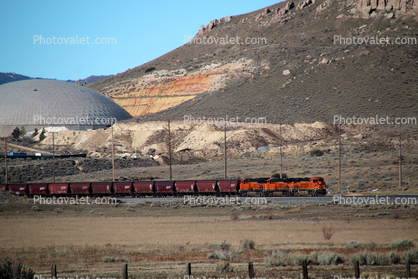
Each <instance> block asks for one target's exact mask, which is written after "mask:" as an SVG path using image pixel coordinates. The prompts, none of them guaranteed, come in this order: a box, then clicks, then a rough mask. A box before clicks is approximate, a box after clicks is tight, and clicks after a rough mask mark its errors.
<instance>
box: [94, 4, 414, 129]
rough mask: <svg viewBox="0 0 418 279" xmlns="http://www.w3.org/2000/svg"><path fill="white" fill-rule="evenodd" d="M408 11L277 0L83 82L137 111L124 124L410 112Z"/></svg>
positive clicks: (411, 9)
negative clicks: (147, 59) (98, 78)
mask: <svg viewBox="0 0 418 279" xmlns="http://www.w3.org/2000/svg"><path fill="white" fill-rule="evenodd" d="M417 15H418V1H417V0H415V1H414V0H412V1H411V0H409V1H407V0H388V1H382V0H379V1H378V0H372V1H370V0H360V1H359V0H347V1H343V0H338V1H331V0H314V1H312V0H303V1H286V2H280V3H278V4H275V5H273V6H270V7H266V8H263V9H261V10H258V11H254V12H251V13H248V14H243V15H238V16H231V17H226V18H221V19H216V20H213V21H211V22H210V23H209V24H207V25H206V26H203V25H202V26H201V28H200V29H199V30H198V33H197V35H196V36H195V37H194V38H192V39H191V43H187V44H185V45H183V46H182V47H179V48H177V49H175V50H173V51H171V52H169V53H167V54H166V55H163V56H161V57H159V58H158V59H155V60H153V61H150V62H148V63H146V64H144V65H141V66H139V67H136V68H134V69H131V70H128V71H126V72H124V73H121V74H119V75H116V76H112V77H110V78H107V79H104V80H101V81H98V82H95V83H92V84H89V85H88V86H89V87H90V88H92V89H94V90H97V91H99V92H101V93H103V94H104V95H106V96H108V97H110V98H111V99H113V100H114V101H116V102H117V103H119V104H120V105H122V106H123V107H124V108H125V109H126V110H127V111H128V112H129V113H131V115H134V116H142V117H141V118H139V119H138V118H137V119H134V120H133V121H146V120H166V119H168V118H170V119H177V120H181V119H183V118H184V116H185V115H192V116H193V117H220V116H225V115H229V116H239V117H241V118H246V117H265V118H266V119H267V121H268V122H269V123H279V122H281V123H298V122H315V121H322V122H327V123H331V122H332V121H333V116H334V115H342V116H343V117H351V116H353V115H355V116H360V117H369V116H371V115H383V116H393V117H403V116H415V112H416V111H418V103H417V101H416V92H417V91H418V52H417V51H416V50H417V47H418V42H417V40H418V30H417V28H418V21H417V20H418V17H417ZM231 38H234V41H232V40H231ZM236 38H238V39H236ZM246 38H249V41H248V42H249V43H245V39H246ZM251 39H252V41H251ZM237 40H238V41H239V42H240V43H236V41H237ZM359 40H360V41H359ZM382 40H383V41H382ZM204 42H206V43H204ZM251 42H252V43H251ZM366 42H367V43H366ZM144 115H146V116H145V117H144Z"/></svg>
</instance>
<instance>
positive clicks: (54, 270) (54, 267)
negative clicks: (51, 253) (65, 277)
mask: <svg viewBox="0 0 418 279" xmlns="http://www.w3.org/2000/svg"><path fill="white" fill-rule="evenodd" d="M51 277H52V278H53V279H56V278H57V265H56V264H53V265H52V266H51Z"/></svg>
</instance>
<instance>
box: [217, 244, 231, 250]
mask: <svg viewBox="0 0 418 279" xmlns="http://www.w3.org/2000/svg"><path fill="white" fill-rule="evenodd" d="M219 248H221V250H224V251H229V249H231V244H228V243H226V242H222V243H221V244H220V245H219Z"/></svg>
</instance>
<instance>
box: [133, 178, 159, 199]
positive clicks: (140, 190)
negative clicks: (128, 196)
mask: <svg viewBox="0 0 418 279" xmlns="http://www.w3.org/2000/svg"><path fill="white" fill-rule="evenodd" d="M133 188H134V189H133V193H134V195H136V196H143V197H145V196H146V195H147V194H149V195H151V194H154V193H155V187H154V181H139V182H134V184H133Z"/></svg>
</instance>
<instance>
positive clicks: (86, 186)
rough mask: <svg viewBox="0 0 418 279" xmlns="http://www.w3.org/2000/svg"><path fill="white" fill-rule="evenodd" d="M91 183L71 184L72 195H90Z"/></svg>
mask: <svg viewBox="0 0 418 279" xmlns="http://www.w3.org/2000/svg"><path fill="white" fill-rule="evenodd" d="M90 184H91V183H90V182H75V183H70V193H71V194H72V195H90V194H91V188H90Z"/></svg>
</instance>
